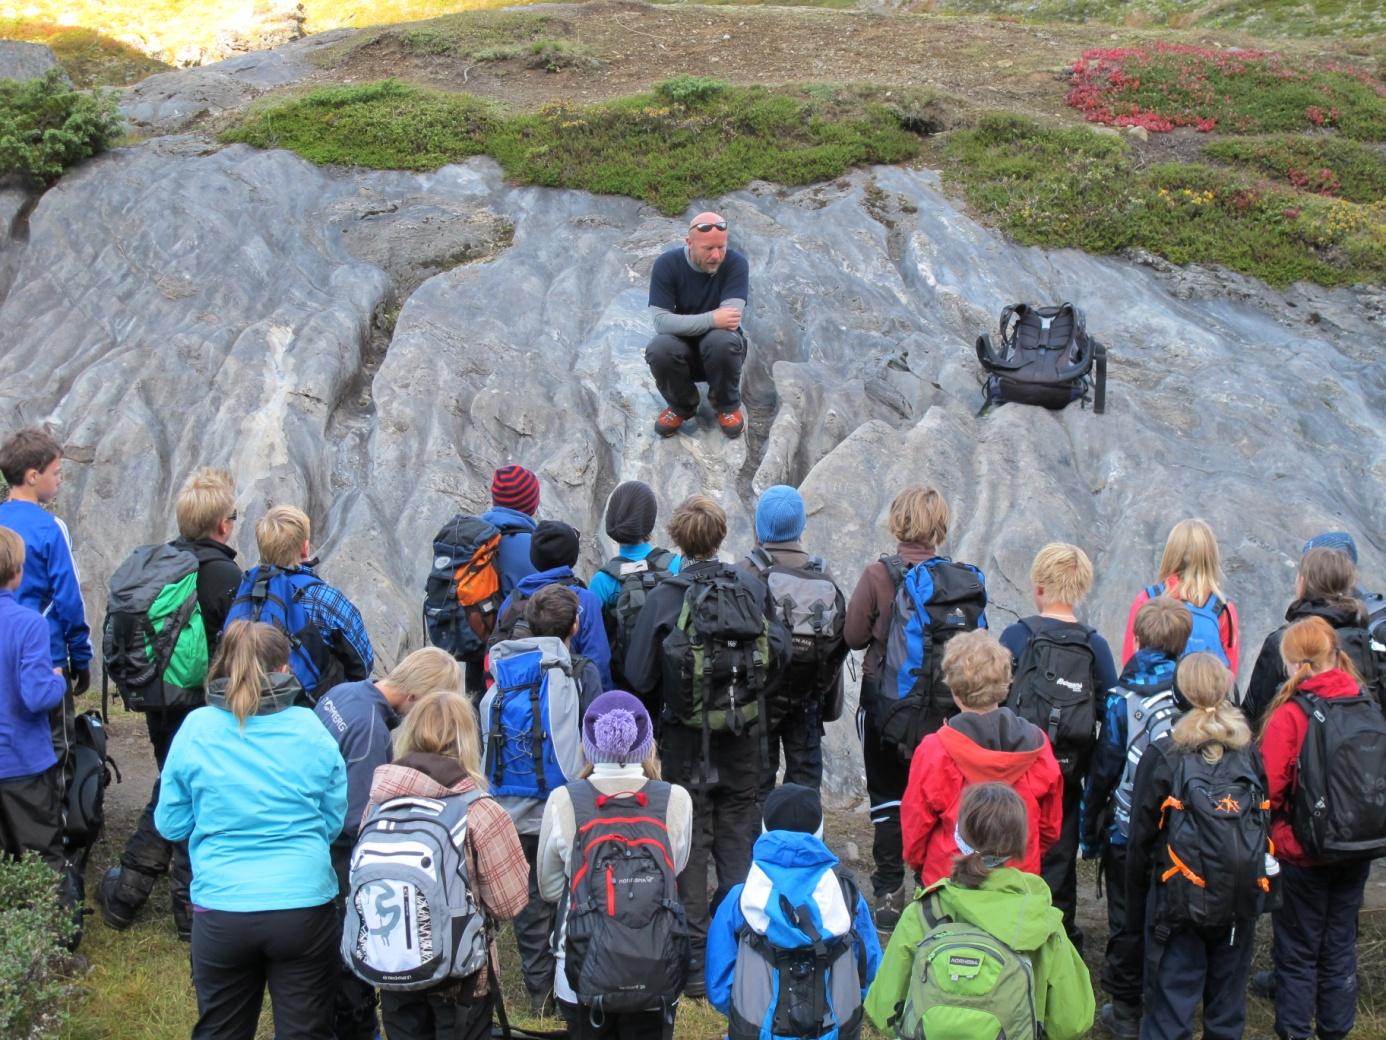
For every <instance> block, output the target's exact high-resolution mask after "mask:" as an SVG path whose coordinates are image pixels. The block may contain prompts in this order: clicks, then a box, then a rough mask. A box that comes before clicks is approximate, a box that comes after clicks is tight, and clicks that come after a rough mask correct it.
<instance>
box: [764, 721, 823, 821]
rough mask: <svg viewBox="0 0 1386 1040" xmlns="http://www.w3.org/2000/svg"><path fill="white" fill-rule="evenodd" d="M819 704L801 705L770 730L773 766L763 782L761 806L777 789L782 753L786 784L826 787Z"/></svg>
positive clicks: (767, 771) (766, 771) (766, 772)
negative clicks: (776, 780) (782, 755)
mask: <svg viewBox="0 0 1386 1040" xmlns="http://www.w3.org/2000/svg"><path fill="white" fill-rule="evenodd" d="M818 715H819V711H818V705H817V704H812V705H805V706H801V707H800V708H799V709H798V710H797V711H791V712H790V713H789V714H787V715H785V716H784V718H782V719H780V723H779V725H778V726H775V727H774V728H773V729H771V730H770V734H769V740H770V765H769V768H767V769H766V770H765V775H764V776H763V777H762V778H761V782H760V800H761V804H762V805H763V804H764V803H765V799H766V798H767V797H769V795H770V792H771V791H772V790H774V788H775V775H776V773H778V771H779V763H780V753H781V752H783V753H784V782H785V783H787V784H801V785H803V786H804V787H812V788H813V789H814V790H815V791H817V790H818V789H819V788H820V787H821V786H822V784H823V724H822V723H821V722H819V721H818Z"/></svg>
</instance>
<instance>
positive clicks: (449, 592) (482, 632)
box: [423, 514, 506, 661]
mask: <svg viewBox="0 0 1386 1040" xmlns="http://www.w3.org/2000/svg"><path fill="white" fill-rule="evenodd" d="M505 533H506V532H505V531H504V530H503V529H501V528H499V527H497V526H496V525H495V524H492V523H490V522H488V521H486V520H483V519H481V518H480V517H477V516H465V515H462V514H458V515H457V516H454V517H453V518H452V519H451V520H449V521H448V522H447V523H446V524H444V525H443V529H442V530H441V531H439V532H438V533H437V534H436V535H434V537H433V567H432V569H431V570H430V571H429V574H428V581H427V583H426V584H425V586H424V608H423V617H424V629H425V631H426V632H427V633H428V641H429V643H430V644H432V645H433V646H436V647H440V648H441V649H443V650H446V651H447V652H448V653H450V654H452V656H453V657H455V658H457V659H458V660H459V661H463V660H467V659H473V660H475V659H478V658H479V657H480V655H481V653H482V652H483V651H484V650H485V649H486V640H487V637H488V636H490V634H491V630H492V629H493V628H495V625H496V611H497V610H499V609H500V605H501V601H502V600H503V599H504V596H502V595H501V587H500V567H499V560H498V559H497V557H498V555H499V553H500V542H501V537H502V536H503V535H504V534H505Z"/></svg>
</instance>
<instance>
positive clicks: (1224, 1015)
mask: <svg viewBox="0 0 1386 1040" xmlns="http://www.w3.org/2000/svg"><path fill="white" fill-rule="evenodd" d="M1153 917H1154V906H1153V897H1152V903H1151V909H1150V911H1148V912H1147V915H1146V920H1147V922H1149V921H1150V919H1151V918H1153ZM1145 940H1146V962H1145V1015H1144V1017H1142V1018H1141V1037H1140V1040H1189V1038H1190V1037H1192V1036H1193V1034H1194V1023H1195V1021H1196V1016H1197V1013H1198V1008H1199V1005H1200V1004H1202V1005H1203V1040H1241V1035H1242V1029H1243V1027H1244V1026H1245V1025H1246V980H1247V976H1248V975H1249V974H1250V973H1251V957H1252V955H1253V954H1254V953H1255V952H1256V919H1255V918H1247V919H1246V920H1245V921H1240V922H1238V923H1237V924H1236V925H1235V926H1233V927H1228V928H1198V927H1194V926H1192V925H1188V926H1182V927H1180V928H1178V929H1176V930H1175V931H1173V932H1171V933H1170V934H1169V935H1168V936H1166V935H1164V934H1163V932H1162V931H1161V930H1158V929H1156V928H1154V927H1153V926H1152V925H1151V924H1149V923H1147V925H1146V929H1145Z"/></svg>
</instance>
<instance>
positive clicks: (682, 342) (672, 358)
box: [645, 329, 746, 419]
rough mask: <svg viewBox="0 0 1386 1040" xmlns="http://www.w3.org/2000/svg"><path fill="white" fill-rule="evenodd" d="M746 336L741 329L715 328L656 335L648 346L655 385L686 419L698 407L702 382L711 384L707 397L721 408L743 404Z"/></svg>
mask: <svg viewBox="0 0 1386 1040" xmlns="http://www.w3.org/2000/svg"><path fill="white" fill-rule="evenodd" d="M745 362H746V337H745V336H743V335H742V334H741V332H740V331H736V332H732V331H729V330H727V329H713V330H711V331H710V332H705V333H703V334H702V335H701V336H667V335H665V336H656V337H655V338H654V339H652V340H650V342H649V344H648V345H647V346H646V347H645V363H646V364H648V365H649V366H650V373H651V374H652V375H653V376H654V380H655V386H656V387H657V388H658V389H659V392H660V395H661V396H662V397H663V398H664V400H665V401H666V402H667V403H668V405H669V407H670V408H672V409H673V410H674V411H676V412H678V414H679V415H681V416H683V417H684V418H685V419H688V418H691V417H692V416H693V413H694V412H696V411H697V410H698V384H699V383H701V382H706V383H707V399H708V403H709V404H711V405H712V407H714V408H716V409H717V410H719V411H731V410H733V409H734V408H738V407H740V405H741V366H742V365H743V364H745Z"/></svg>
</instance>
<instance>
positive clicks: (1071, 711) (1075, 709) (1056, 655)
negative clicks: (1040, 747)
mask: <svg viewBox="0 0 1386 1040" xmlns="http://www.w3.org/2000/svg"><path fill="white" fill-rule="evenodd" d="M1031 620H1033V619H1030V618H1022V619H1021V621H1020V623H1021V624H1022V625H1024V626H1025V630H1026V631H1027V632H1029V633H1030V641H1029V643H1028V644H1026V647H1025V652H1024V653H1023V654H1021V657H1020V662H1019V664H1018V665H1017V666H1016V671H1015V678H1014V680H1013V681H1012V683H1011V693H1010V697H1009V698H1008V699H1007V700H1006V706H1007V707H1009V708H1010V709H1011V710H1012V711H1013V712H1015V713H1016V714H1017V715H1019V716H1020V717H1021V718H1022V719H1028V720H1029V721H1030V722H1033V723H1034V724H1035V725H1036V726H1038V727H1039V728H1040V729H1042V730H1044V732H1045V733H1047V734H1048V735H1049V743H1050V745H1051V746H1052V747H1053V749H1054V757H1055V758H1056V759H1058V761H1059V769H1060V770H1061V771H1062V772H1063V774H1064V779H1065V780H1070V781H1071V780H1074V779H1077V778H1080V777H1081V776H1082V775H1083V773H1084V772H1085V769H1086V766H1087V763H1088V758H1089V756H1090V755H1091V753H1092V748H1093V744H1094V743H1096V736H1097V696H1098V693H1099V692H1100V691H1099V690H1098V683H1097V658H1096V656H1095V655H1094V654H1093V652H1092V644H1091V643H1090V642H1089V639H1090V638H1091V636H1092V629H1090V628H1089V627H1088V626H1087V625H1083V624H1079V623H1078V622H1072V623H1069V622H1064V623H1063V624H1059V625H1043V624H1031Z"/></svg>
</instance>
